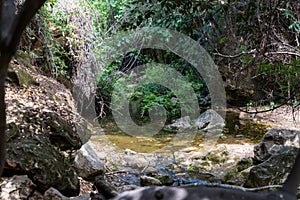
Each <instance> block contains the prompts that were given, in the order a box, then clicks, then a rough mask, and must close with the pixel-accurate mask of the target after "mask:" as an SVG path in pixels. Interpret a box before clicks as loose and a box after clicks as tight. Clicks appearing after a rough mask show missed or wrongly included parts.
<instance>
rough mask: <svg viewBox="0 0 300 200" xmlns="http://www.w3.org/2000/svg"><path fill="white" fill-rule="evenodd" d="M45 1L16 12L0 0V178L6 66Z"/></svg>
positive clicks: (27, 3)
mask: <svg viewBox="0 0 300 200" xmlns="http://www.w3.org/2000/svg"><path fill="white" fill-rule="evenodd" d="M45 1H46V0H27V1H25V3H24V5H23V6H22V8H21V10H18V12H17V7H16V5H15V1H14V0H0V176H1V174H2V171H3V167H4V163H5V154H6V137H5V130H6V112H5V101H4V96H5V91H4V89H5V88H4V83H5V79H6V74H7V69H8V65H9V62H10V60H11V58H12V56H13V54H14V52H15V50H16V48H17V46H18V44H19V41H20V37H21V34H22V32H23V31H24V29H25V27H26V26H27V24H28V23H29V22H30V20H31V18H32V17H33V16H34V15H35V13H36V12H37V11H38V10H39V8H40V7H41V6H42V5H43V4H44V3H45Z"/></svg>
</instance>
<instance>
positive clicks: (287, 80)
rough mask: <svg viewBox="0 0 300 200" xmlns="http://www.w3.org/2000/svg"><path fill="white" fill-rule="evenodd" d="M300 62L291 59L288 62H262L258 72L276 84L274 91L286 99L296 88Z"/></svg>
mask: <svg viewBox="0 0 300 200" xmlns="http://www.w3.org/2000/svg"><path fill="white" fill-rule="evenodd" d="M299 66H300V60H298V59H296V58H291V60H290V62H288V63H284V62H282V61H276V62H267V61H264V62H262V64H261V65H260V66H258V70H259V71H260V72H261V73H264V74H266V75H267V77H268V79H269V80H270V81H273V82H274V83H276V85H275V87H276V88H274V89H276V90H277V91H280V96H281V97H288V96H289V94H291V93H293V90H294V89H296V88H297V87H298V84H299V74H300V68H299Z"/></svg>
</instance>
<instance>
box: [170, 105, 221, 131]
mask: <svg viewBox="0 0 300 200" xmlns="http://www.w3.org/2000/svg"><path fill="white" fill-rule="evenodd" d="M224 126H225V120H224V119H223V118H222V117H221V116H220V115H219V114H218V113H217V112H216V111H214V110H212V109H209V110H207V111H205V112H203V113H202V114H201V115H200V116H199V117H198V118H196V120H191V119H190V117H189V116H185V117H182V118H179V119H177V120H176V121H174V122H173V123H172V124H170V125H167V126H166V127H165V130H167V131H175V132H176V131H185V130H191V131H193V130H202V131H211V130H221V129H223V127H224Z"/></svg>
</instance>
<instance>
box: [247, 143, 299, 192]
mask: <svg viewBox="0 0 300 200" xmlns="http://www.w3.org/2000/svg"><path fill="white" fill-rule="evenodd" d="M297 153H298V149H297V148H296V147H287V146H285V147H282V148H281V149H280V150H279V151H277V152H275V153H274V154H273V155H272V156H271V157H270V158H269V159H267V160H266V161H265V162H263V163H261V164H259V165H256V166H254V167H252V168H251V170H250V173H249V176H248V178H247V180H246V182H245V184H244V186H245V187H261V186H266V185H279V184H282V183H283V182H284V181H285V179H286V178H287V176H288V174H289V172H290V170H291V168H292V166H293V165H294V162H295V158H296V156H297Z"/></svg>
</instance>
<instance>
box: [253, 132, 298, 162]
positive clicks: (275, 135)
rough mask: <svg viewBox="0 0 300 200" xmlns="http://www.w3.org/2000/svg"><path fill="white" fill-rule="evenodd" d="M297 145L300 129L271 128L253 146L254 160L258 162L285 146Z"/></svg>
mask: <svg viewBox="0 0 300 200" xmlns="http://www.w3.org/2000/svg"><path fill="white" fill-rule="evenodd" d="M299 145H300V131H297V130H288V129H278V128H272V129H270V130H269V131H268V132H267V133H266V134H265V135H264V137H263V139H262V142H260V143H259V144H257V145H256V146H255V147H254V160H255V161H256V162H258V163H260V162H263V161H266V160H267V159H268V158H270V157H271V156H272V155H274V154H275V153H276V152H278V151H279V150H280V149H282V148H285V147H286V146H295V147H299Z"/></svg>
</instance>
